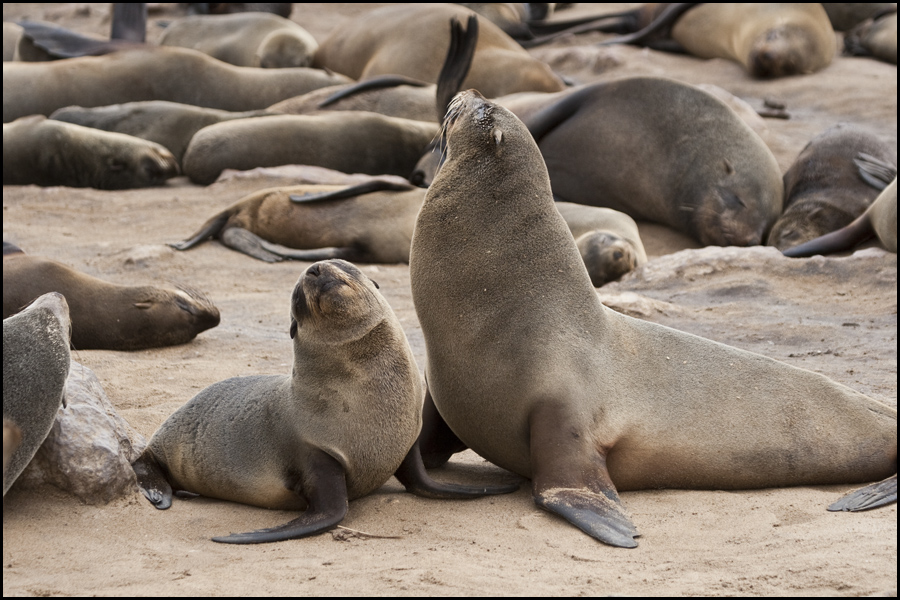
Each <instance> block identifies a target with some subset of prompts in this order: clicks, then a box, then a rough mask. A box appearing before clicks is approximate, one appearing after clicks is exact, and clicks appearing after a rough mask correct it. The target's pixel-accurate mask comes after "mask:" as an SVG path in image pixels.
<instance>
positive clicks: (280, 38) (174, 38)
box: [159, 12, 319, 69]
mask: <svg viewBox="0 0 900 600" xmlns="http://www.w3.org/2000/svg"><path fill="white" fill-rule="evenodd" d="M159 45H160V46H180V47H182V48H191V49H193V50H198V51H200V52H203V53H204V54H208V55H210V56H212V57H213V58H217V59H219V60H221V61H223V62H227V63H229V64H232V65H236V66H238V67H262V68H264V69H271V68H285V67H308V66H310V64H311V63H312V57H313V55H314V54H315V52H316V49H317V48H318V47H319V44H318V43H317V42H316V39H315V38H314V37H313V36H312V34H310V33H309V32H308V31H306V30H305V29H303V28H302V27H301V26H300V25H298V24H297V23H294V22H293V21H291V20H290V19H285V18H284V17H279V16H278V15H273V14H270V13H260V12H248V13H234V14H227V15H194V16H189V17H183V18H181V19H176V20H175V21H173V22H172V23H171V24H169V26H168V27H166V28H165V29H164V30H163V32H162V35H161V36H160V38H159Z"/></svg>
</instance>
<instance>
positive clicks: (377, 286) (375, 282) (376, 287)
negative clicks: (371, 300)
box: [369, 277, 381, 290]
mask: <svg viewBox="0 0 900 600" xmlns="http://www.w3.org/2000/svg"><path fill="white" fill-rule="evenodd" d="M369 281H371V282H372V283H373V284H374V285H375V289H376V290H380V289H381V286H380V285H378V282H377V281H375V280H374V279H372V278H371V277H369Z"/></svg>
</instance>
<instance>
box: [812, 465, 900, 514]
mask: <svg viewBox="0 0 900 600" xmlns="http://www.w3.org/2000/svg"><path fill="white" fill-rule="evenodd" d="M896 501H897V474H896V473H895V474H894V475H893V476H892V477H888V478H887V479H885V480H883V481H879V482H878V483H873V484H872V485H867V486H866V487H862V488H859V489H858V490H853V491H852V492H850V493H849V494H847V495H845V496H844V497H842V498H841V499H840V500H838V501H837V502H835V503H834V504H832V505H831V506H829V507H828V510H830V511H832V512H859V511H863V510H871V509H873V508H878V507H879V506H885V505H887V504H891V503H893V502H896Z"/></svg>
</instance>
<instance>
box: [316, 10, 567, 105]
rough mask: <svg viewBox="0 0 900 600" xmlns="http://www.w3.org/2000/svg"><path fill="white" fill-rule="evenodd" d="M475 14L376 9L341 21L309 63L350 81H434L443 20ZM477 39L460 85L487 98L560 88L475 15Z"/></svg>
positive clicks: (445, 37)
mask: <svg viewBox="0 0 900 600" xmlns="http://www.w3.org/2000/svg"><path fill="white" fill-rule="evenodd" d="M473 14H475V13H474V12H472V11H471V10H469V9H467V8H463V7H462V6H456V5H451V4H404V5H398V6H386V7H383V8H378V9H376V10H373V11H371V12H368V13H366V14H364V15H361V16H360V17H358V18H357V19H354V20H351V21H349V22H347V23H344V24H342V25H341V26H340V27H338V28H337V29H335V31H334V32H333V33H332V34H331V35H330V36H329V37H328V39H326V40H325V41H324V42H322V44H321V45H320V46H319V50H318V52H316V58H315V61H314V62H313V65H314V66H317V67H325V68H328V69H331V70H333V71H336V72H338V73H343V74H344V75H347V76H349V77H352V78H354V79H365V78H367V77H371V76H374V75H406V76H408V77H413V78H415V79H419V80H422V81H427V82H429V83H435V82H437V77H438V72H439V71H440V69H441V63H442V62H443V60H444V49H445V48H447V46H448V41H449V35H450V34H449V31H448V29H447V23H449V22H450V20H451V19H454V18H455V19H457V20H458V21H459V22H464V21H465V20H466V19H468V18H469V16H471V15H473ZM478 23H479V28H480V37H479V39H478V46H477V48H476V50H475V57H474V59H473V60H472V69H471V71H470V72H469V75H468V77H467V78H466V79H465V82H464V84H463V86H464V87H474V88H476V89H478V90H480V91H481V92H482V93H483V94H486V95H487V96H489V97H496V96H502V95H504V94H512V93H514V92H522V91H536V92H557V91H560V90H562V89H563V88H564V87H565V84H564V83H563V81H562V79H560V78H559V77H558V76H557V75H556V74H554V73H553V71H551V70H550V67H548V66H547V65H546V64H544V63H542V62H541V61H539V60H537V59H535V58H533V57H532V56H531V55H530V54H528V52H527V51H526V50H525V49H523V48H522V47H521V46H520V45H519V44H518V43H517V42H516V41H515V40H513V39H512V38H510V37H509V36H508V35H506V34H505V33H503V31H501V30H500V28H499V27H497V26H496V25H494V24H493V23H491V22H490V21H488V20H487V19H484V18H482V17H479V18H478Z"/></svg>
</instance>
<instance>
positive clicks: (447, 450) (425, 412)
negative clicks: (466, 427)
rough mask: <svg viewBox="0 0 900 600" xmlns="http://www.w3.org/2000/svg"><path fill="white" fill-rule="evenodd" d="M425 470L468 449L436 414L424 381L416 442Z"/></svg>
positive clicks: (439, 414) (440, 464) (441, 463)
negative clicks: (420, 421) (422, 402)
mask: <svg viewBox="0 0 900 600" xmlns="http://www.w3.org/2000/svg"><path fill="white" fill-rule="evenodd" d="M416 444H417V445H418V447H419V451H420V454H421V456H422V462H423V464H424V465H425V468H426V469H435V468H437V467H440V466H442V465H444V464H445V463H446V462H447V461H448V460H450V457H451V456H453V455H454V454H456V453H457V452H462V451H463V450H466V449H468V446H466V445H465V444H464V443H463V442H462V440H460V439H459V438H458V437H456V434H455V433H453V431H452V430H451V429H450V427H449V426H448V425H447V423H446V422H445V421H444V418H443V417H441V413H439V412H438V409H437V407H436V406H435V405H434V400H433V399H432V398H431V392H430V391H429V390H428V378H427V377H426V380H425V403H424V404H423V405H422V431H421V432H419V439H418V441H417V442H416Z"/></svg>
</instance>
